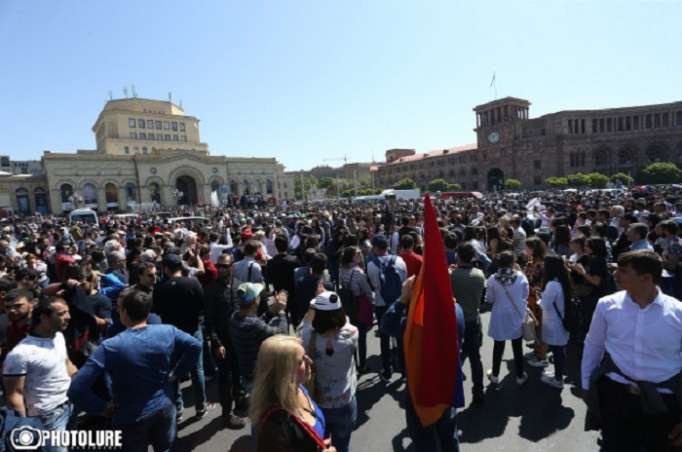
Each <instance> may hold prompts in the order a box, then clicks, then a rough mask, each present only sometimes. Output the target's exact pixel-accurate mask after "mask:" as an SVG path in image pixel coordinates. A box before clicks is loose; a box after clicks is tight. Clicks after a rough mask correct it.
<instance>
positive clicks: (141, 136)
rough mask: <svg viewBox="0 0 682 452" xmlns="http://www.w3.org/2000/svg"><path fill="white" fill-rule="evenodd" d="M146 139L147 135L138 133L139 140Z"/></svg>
mask: <svg viewBox="0 0 682 452" xmlns="http://www.w3.org/2000/svg"><path fill="white" fill-rule="evenodd" d="M146 139H147V134H146V133H144V132H140V140H146Z"/></svg>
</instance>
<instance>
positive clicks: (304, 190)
mask: <svg viewBox="0 0 682 452" xmlns="http://www.w3.org/2000/svg"><path fill="white" fill-rule="evenodd" d="M301 179H303V180H301ZM314 187H317V179H316V178H315V176H311V175H308V176H303V178H301V177H300V176H297V177H295V178H294V194H295V196H296V199H304V198H306V199H307V198H308V196H310V189H311V188H314Z"/></svg>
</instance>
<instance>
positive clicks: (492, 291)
mask: <svg viewBox="0 0 682 452" xmlns="http://www.w3.org/2000/svg"><path fill="white" fill-rule="evenodd" d="M498 265H499V270H498V271H497V273H495V274H494V275H493V276H491V277H490V278H489V279H488V283H487V289H486V295H485V301H486V302H488V303H491V304H492V305H493V308H492V312H491V314H490V324H489V326H488V336H490V337H491V338H493V340H494V341H495V343H494V345H493V368H492V370H489V371H488V379H490V381H491V382H492V383H494V384H498V383H499V381H500V380H499V374H500V364H501V362H502V355H503V354H504V346H505V343H506V341H511V343H512V351H513V352H514V364H515V366H516V383H517V384H519V385H522V384H523V383H525V382H526V380H527V379H528V375H527V374H526V373H525V372H524V370H523V349H522V346H523V344H522V340H523V321H524V319H525V318H526V304H527V302H528V280H527V279H526V276H525V275H524V274H523V273H522V272H520V271H518V270H515V269H514V268H513V267H514V255H513V254H512V253H511V251H504V252H502V253H500V254H499V255H498Z"/></svg>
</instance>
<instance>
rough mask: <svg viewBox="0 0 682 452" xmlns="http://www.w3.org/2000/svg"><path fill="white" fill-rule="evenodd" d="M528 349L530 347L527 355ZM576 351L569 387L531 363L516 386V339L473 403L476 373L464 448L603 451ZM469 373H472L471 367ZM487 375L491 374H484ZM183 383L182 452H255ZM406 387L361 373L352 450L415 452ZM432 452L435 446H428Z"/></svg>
mask: <svg viewBox="0 0 682 452" xmlns="http://www.w3.org/2000/svg"><path fill="white" fill-rule="evenodd" d="M489 315H490V314H487V313H486V314H483V315H482V318H483V323H484V329H483V331H484V339H483V347H482V349H481V356H482V358H483V368H484V371H485V370H486V369H489V368H490V367H491V365H492V348H493V347H492V346H493V342H492V339H490V338H489V337H487V335H485V332H486V331H487V330H486V328H487V322H488V318H489ZM528 351H530V349H528V348H526V347H524V352H528ZM368 356H369V359H368V367H369V368H370V369H375V370H377V371H378V370H379V369H380V367H381V363H380V359H379V341H378V339H377V338H376V337H375V336H374V334H373V331H372V332H370V333H369V334H368ZM578 367H579V366H578V361H577V356H576V353H575V351H574V350H570V351H569V360H568V368H569V369H568V372H569V381H570V383H567V384H565V385H564V388H563V390H561V391H560V390H558V389H554V388H551V387H549V386H547V385H545V384H543V383H542V382H540V375H541V374H542V369H537V368H533V367H530V366H528V365H526V372H528V375H529V379H528V382H527V383H526V384H525V385H523V386H522V387H518V386H517V385H516V381H515V376H514V371H513V360H512V351H511V346H510V344H508V345H507V347H506V349H505V354H504V358H503V363H502V370H501V372H500V379H501V382H500V384H499V386H498V387H497V388H495V387H493V386H489V385H488V382H487V380H486V381H485V384H486V395H485V402H484V404H482V405H479V406H469V405H470V402H471V378H467V380H466V381H465V382H464V390H465V398H466V406H465V407H464V408H463V409H460V411H459V413H458V415H457V423H458V429H459V434H460V450H461V451H463V452H469V451H471V452H477V451H481V452H483V451H485V452H491V451H500V452H502V451H505V452H506V451H509V452H536V451H543V452H544V451H556V452H576V451H581V452H583V451H585V452H587V451H598V450H599V447H598V446H597V437H598V435H597V433H596V432H585V431H584V429H583V425H584V422H585V404H584V402H583V401H582V400H581V399H580V397H579V396H578V392H577V391H576V389H575V386H574V385H577V383H574V382H577V381H578V380H577V370H578ZM464 374H465V375H466V376H467V377H469V376H470V368H469V364H468V363H466V364H465V366H464ZM484 378H485V377H484ZM188 384H189V382H185V383H184V385H185V401H186V405H187V408H186V409H185V419H186V420H185V421H184V422H183V423H182V424H180V426H179V432H178V441H177V442H176V447H175V450H176V451H200V452H218V451H220V452H225V451H230V452H250V451H252V450H254V446H253V439H252V436H251V427H250V426H249V425H247V427H245V428H243V429H241V430H228V429H226V428H224V427H223V424H222V422H221V419H220V408H216V409H215V410H214V411H212V412H211V413H210V414H209V415H208V416H207V417H205V418H204V419H202V420H200V421H195V420H194V419H192V418H191V416H192V415H193V413H194V407H193V406H192V391H191V388H189V387H188ZM207 387H208V391H209V399H210V400H214V401H217V400H218V398H217V385H216V382H215V381H209V382H208V383H207ZM404 396H405V384H404V382H403V381H402V380H400V379H399V375H397V374H394V377H393V379H392V380H391V382H389V383H383V382H382V381H381V380H380V379H379V375H378V373H375V372H370V373H368V374H365V375H363V376H362V377H361V378H360V382H359V389H358V394H357V397H358V420H357V426H356V430H355V431H354V432H353V436H352V440H351V448H352V450H353V451H355V452H358V451H371V452H389V451H410V452H413V451H415V449H414V447H412V446H411V441H410V439H409V435H408V433H407V430H406V427H405V414H404V411H403V408H402V407H403V399H404ZM429 452H430V451H429Z"/></svg>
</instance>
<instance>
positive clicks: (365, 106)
mask: <svg viewBox="0 0 682 452" xmlns="http://www.w3.org/2000/svg"><path fill="white" fill-rule="evenodd" d="M681 19H682V2H681V1H675V0H669V1H660V2H641V1H635V0H627V1H622V0H621V1H613V2H612V1H604V0H594V1H585V2H576V1H565V2H561V1H551V0H544V1H537V2H529V1H524V0H521V1H519V0H517V1H508V0H504V1H467V2H463V1H456V0H443V1H429V0H426V1H411V0H410V1H408V0H406V1H402V0H362V1H360V0H358V1H353V0H345V1H331V0H287V1H285V0H271V1H258V0H249V1H227V0H215V1H208V0H196V1H170V0H163V1H161V0H135V1H128V0H125V1H124V0H116V1H114V0H87V1H86V0H83V1H69V0H58V1H55V0H0V136H1V137H2V138H1V139H0V154H9V155H10V156H11V157H12V158H14V159H29V158H39V157H40V155H41V154H42V152H43V150H53V151H69V152H70V151H73V150H75V149H94V148H95V139H94V135H93V134H92V132H91V127H92V125H93V123H94V121H95V119H96V118H97V114H98V113H99V111H100V110H101V108H102V106H103V105H104V102H105V101H106V100H107V99H108V97H109V94H108V93H109V91H110V90H111V91H112V92H113V95H114V98H120V97H123V87H124V86H126V85H127V86H130V85H131V84H134V85H135V88H136V91H137V94H138V96H139V97H147V98H158V99H167V98H168V92H169V91H172V93H173V99H174V100H175V101H179V100H180V99H181V100H182V102H183V105H184V108H185V111H186V112H187V114H190V115H193V116H197V117H198V118H199V119H200V120H201V125H200V130H201V137H202V141H205V142H207V143H208V144H209V149H210V152H211V153H212V154H214V155H230V156H262V157H271V156H274V157H276V158H277V159H279V160H280V161H281V162H282V163H284V164H285V165H286V166H287V169H292V170H294V169H300V168H305V169H307V168H310V167H313V166H316V165H320V164H324V163H325V161H324V160H325V159H337V158H342V157H343V156H347V157H348V159H349V161H370V160H371V159H372V157H374V158H375V159H376V160H377V161H378V160H383V159H384V151H385V150H386V149H390V148H395V147H405V148H415V149H417V150H418V151H426V150H430V149H437V148H444V147H450V146H455V145H460V144H467V143H473V142H475V135H474V133H473V132H472V129H473V127H474V126H475V117H474V114H473V112H472V108H473V107H474V106H475V105H477V104H480V103H484V102H487V101H489V100H492V99H493V98H494V95H495V94H494V91H493V89H492V88H491V87H490V80H491V77H492V74H493V73H496V74H497V75H496V85H497V94H498V97H503V96H507V95H511V96H516V97H523V98H526V99H529V100H530V101H531V102H532V106H531V117H535V116H539V115H541V114H544V113H550V112H554V111H558V110H567V109H582V108H603V107H617V106H628V105H642V104H650V103H662V102H671V101H676V100H682V92H681V91H682V25H681ZM326 163H329V164H332V165H336V164H337V163H336V162H326Z"/></svg>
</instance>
